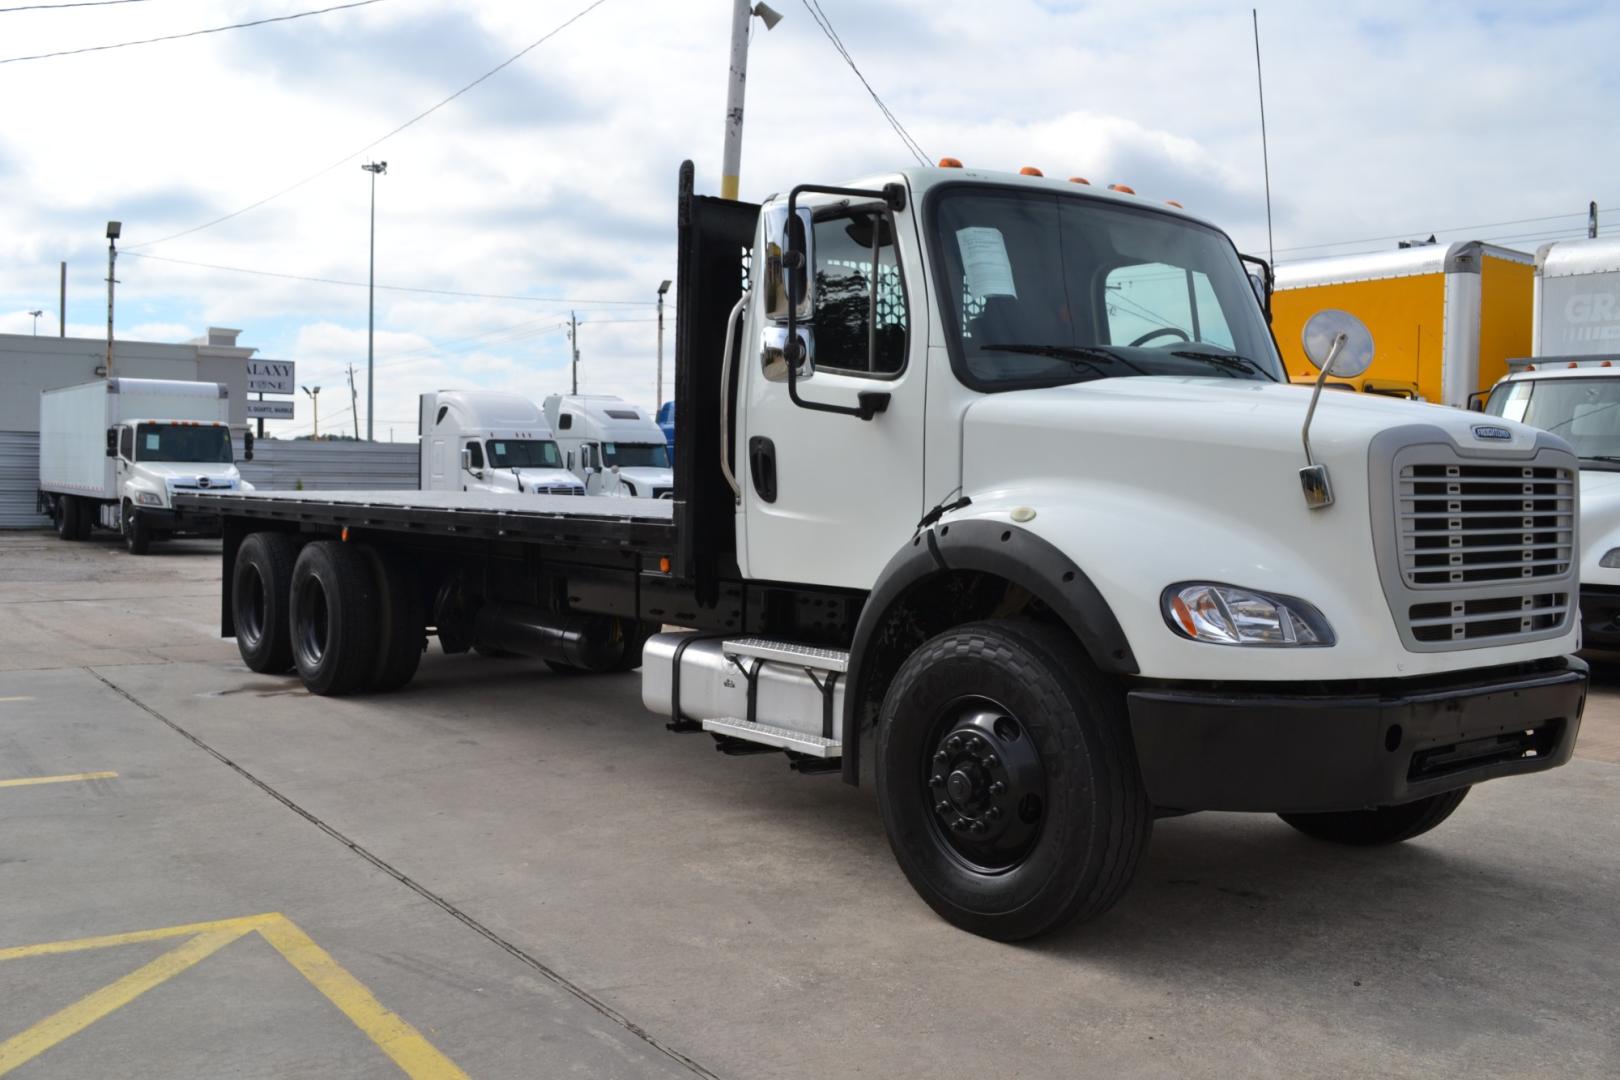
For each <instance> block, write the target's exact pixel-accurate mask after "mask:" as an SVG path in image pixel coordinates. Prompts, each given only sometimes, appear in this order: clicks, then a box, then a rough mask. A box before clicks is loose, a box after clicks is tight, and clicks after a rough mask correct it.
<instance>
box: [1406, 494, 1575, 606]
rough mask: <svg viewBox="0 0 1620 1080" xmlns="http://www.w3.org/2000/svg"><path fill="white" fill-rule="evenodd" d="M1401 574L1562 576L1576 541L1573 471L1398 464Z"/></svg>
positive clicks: (1444, 582)
mask: <svg viewBox="0 0 1620 1080" xmlns="http://www.w3.org/2000/svg"><path fill="white" fill-rule="evenodd" d="M1397 497H1398V500H1399V508H1398V510H1397V515H1398V526H1397V527H1398V529H1399V531H1400V552H1401V573H1402V576H1403V577H1404V578H1405V579H1406V583H1407V585H1408V586H1410V587H1412V588H1418V589H1422V588H1445V587H1448V586H1456V585H1475V584H1486V583H1490V582H1507V581H1523V580H1526V579H1535V578H1556V577H1562V576H1563V575H1564V574H1566V573H1568V572H1569V567H1570V561H1571V558H1572V554H1573V551H1574V540H1575V477H1574V473H1573V471H1572V470H1570V469H1562V468H1556V467H1550V466H1532V465H1522V466H1521V465H1473V464H1460V463H1459V464H1424V465H1415V464H1414V465H1405V466H1403V467H1402V468H1401V472H1400V477H1399V492H1398V496H1397Z"/></svg>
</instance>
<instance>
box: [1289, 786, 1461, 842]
mask: <svg viewBox="0 0 1620 1080" xmlns="http://www.w3.org/2000/svg"><path fill="white" fill-rule="evenodd" d="M1468 790H1469V789H1468V788H1458V789H1457V790H1456V791H1447V792H1445V793H1443V794H1440V795H1430V796H1429V797H1428V798H1427V799H1419V800H1417V801H1416V802H1409V803H1402V804H1401V805H1399V806H1375V807H1373V808H1372V809H1371V810H1342V811H1338V812H1335V813H1327V814H1278V815H1277V816H1278V817H1280V818H1282V819H1283V820H1284V821H1286V822H1288V824H1290V825H1292V826H1293V827H1294V828H1296V829H1298V830H1299V831H1300V832H1302V833H1304V834H1305V835H1306V836H1311V837H1315V838H1316V839H1318V840H1328V841H1331V842H1333V843H1335V844H1351V845H1353V846H1356V847H1376V846H1378V845H1381V844H1398V843H1400V842H1401V841H1402V840H1410V839H1412V837H1414V836H1421V835H1423V834H1424V833H1426V832H1428V831H1429V830H1430V829H1432V828H1434V827H1435V826H1436V825H1438V824H1440V823H1441V822H1442V821H1444V820H1446V818H1448V817H1450V816H1451V813H1452V811H1453V810H1456V809H1457V807H1458V806H1460V805H1461V804H1462V801H1463V799H1465V798H1467V797H1468Z"/></svg>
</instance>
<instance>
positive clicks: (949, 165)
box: [939, 157, 962, 169]
mask: <svg viewBox="0 0 1620 1080" xmlns="http://www.w3.org/2000/svg"><path fill="white" fill-rule="evenodd" d="M939 167H940V168H942V169H960V168H961V167H962V159H961V158H953V157H942V158H940V159H939Z"/></svg>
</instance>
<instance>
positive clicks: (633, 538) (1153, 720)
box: [184, 162, 1586, 940]
mask: <svg viewBox="0 0 1620 1080" xmlns="http://www.w3.org/2000/svg"><path fill="white" fill-rule="evenodd" d="M692 176H693V173H692V166H691V163H690V162H688V163H686V164H685V165H684V166H683V167H682V169H681V173H680V183H679V193H678V205H677V215H678V275H679V289H678V294H677V295H678V297H679V300H678V303H679V305H680V306H679V311H678V316H679V317H678V322H677V342H676V376H675V378H676V393H675V400H676V402H677V405H678V407H677V409H676V412H675V422H676V427H677V441H678V442H679V444H680V447H681V452H680V455H679V457H678V458H677V459H676V470H675V492H674V498H672V499H623V498H619V499H613V498H601V497H593V496H589V495H588V496H585V497H583V498H579V497H575V498H560V497H548V496H538V497H536V498H535V499H532V500H528V501H525V502H524V503H523V504H522V505H517V504H514V503H513V502H512V501H511V500H500V501H497V500H495V499H494V498H493V497H491V496H489V495H486V494H481V493H475V492H423V493H400V492H363V491H361V492H315V493H310V492H301V493H300V492H276V493H258V494H252V495H249V494H207V495H204V494H197V495H191V496H187V497H186V499H185V500H184V501H186V502H187V503H189V504H191V505H194V506H196V507H197V508H199V509H201V508H205V507H206V508H207V509H208V510H209V511H210V512H212V513H215V514H217V515H219V516H220V518H221V520H222V521H223V523H224V532H225V540H224V543H223V545H222V551H223V559H224V563H223V567H222V573H223V582H224V588H223V591H222V595H221V608H220V629H221V632H222V634H223V635H224V636H226V637H235V639H236V641H237V645H238V648H239V650H240V652H241V654H242V657H243V659H244V660H245V661H246V663H247V665H248V667H249V668H250V669H252V670H254V671H257V672H264V673H272V672H273V673H282V672H288V671H293V672H296V674H297V677H298V678H299V679H301V680H302V682H303V684H304V685H305V686H306V687H307V688H308V689H309V690H310V691H312V692H313V693H316V694H339V693H359V692H367V691H370V692H382V691H390V690H397V689H398V688H400V687H402V686H404V685H405V684H406V683H407V682H408V681H409V680H410V678H411V676H412V674H413V673H414V671H415V669H416V666H417V664H418V663H419V661H420V657H421V655H422V653H423V650H424V642H425V641H426V640H427V636H426V635H428V634H429V632H431V634H432V635H436V636H437V639H438V642H439V645H440V646H441V647H442V648H443V649H444V651H446V652H459V651H462V650H465V649H468V648H471V647H479V648H485V649H491V650H499V651H508V652H516V653H521V654H525V655H529V656H536V657H541V658H544V659H546V660H548V661H551V662H552V663H553V664H554V665H561V666H563V667H564V668H565V670H574V671H580V672H605V671H612V670H623V669H625V668H627V667H633V666H636V665H638V664H639V666H640V668H641V688H642V698H643V702H644V703H645V705H646V706H647V707H648V708H649V710H650V711H651V713H652V714H653V717H654V718H655V719H654V720H653V721H652V722H650V723H649V725H648V726H649V729H655V728H657V727H662V728H663V729H667V730H668V731H669V732H672V733H678V734H681V735H683V736H685V737H700V738H701V737H709V738H712V740H713V743H714V746H715V747H716V749H718V750H720V751H722V752H724V753H727V754H755V753H765V754H776V755H781V756H782V757H783V758H784V759H785V761H786V763H787V764H788V765H789V766H790V767H791V769H792V770H794V771H797V772H799V773H822V772H829V773H832V774H835V775H838V776H840V777H842V778H843V780H845V781H846V782H848V783H851V784H861V783H875V786H876V793H877V803H878V807H879V809H880V812H881V814H882V819H883V824H884V827H885V831H886V833H887V835H888V838H889V841H890V846H891V849H892V851H893V853H894V856H895V858H896V860H897V861H898V863H899V865H900V867H901V869H902V870H903V871H904V873H905V875H906V877H907V879H908V880H909V881H910V883H911V884H912V885H913V886H914V887H915V889H916V891H917V892H918V894H919V895H920V896H921V898H922V899H923V900H924V901H925V902H926V903H927V904H928V905H929V906H930V907H932V908H933V909H934V910H935V911H936V912H937V913H938V914H939V915H941V916H943V917H944V918H945V919H947V920H949V921H950V922H951V923H953V924H954V925H956V926H958V927H961V928H963V929H965V930H967V931H970V932H973V933H976V934H981V935H985V936H987V937H991V938H995V939H999V940H1018V939H1024V938H1029V937H1033V936H1035V935H1038V934H1041V933H1044V932H1047V931H1050V930H1052V929H1054V928H1056V927H1058V926H1061V925H1063V924H1065V923H1067V922H1070V921H1071V920H1075V919H1087V918H1094V917H1096V916H1098V915H1101V914H1102V913H1103V912H1104V911H1106V910H1108V909H1109V908H1110V907H1111V906H1113V905H1114V904H1115V903H1116V902H1117V901H1118V900H1119V899H1120V898H1121V896H1122V895H1123V894H1124V893H1125V891H1126V888H1127V886H1128V885H1129V883H1130V881H1131V878H1132V875H1133V873H1134V871H1135V869H1136V867H1137V866H1138V865H1139V863H1140V862H1141V859H1142V857H1143V853H1144V851H1145V850H1146V848H1147V845H1148V841H1149V837H1150V835H1151V833H1152V831H1153V827H1154V822H1155V819H1157V818H1161V817H1165V816H1170V815H1176V814H1183V813H1188V812H1192V811H1198V810H1230V811H1252V812H1269V813H1279V814H1280V815H1281V816H1282V818H1283V820H1284V821H1286V822H1288V823H1289V824H1290V825H1292V826H1293V827H1295V828H1297V829H1299V830H1301V831H1302V832H1304V833H1306V834H1309V835H1310V836H1312V837H1316V838H1319V839H1321V840H1324V841H1329V842H1337V843H1343V844H1358V845H1363V844H1387V843H1394V842H1397V841H1403V840H1406V839H1409V838H1411V837H1414V836H1417V835H1419V834H1421V833H1424V832H1426V831H1427V830H1429V829H1431V828H1433V827H1434V826H1436V825H1437V824H1439V823H1440V822H1441V821H1442V820H1444V819H1445V818H1446V817H1447V816H1448V815H1450V814H1451V813H1452V812H1453V811H1454V810H1455V809H1456V808H1457V807H1458V805H1459V804H1460V803H1461V802H1462V800H1463V798H1464V796H1465V795H1466V794H1467V792H1468V791H1469V789H1470V788H1471V786H1472V785H1474V784H1477V783H1480V782H1483V781H1487V780H1490V779H1493V778H1498V777H1507V776H1518V775H1523V774H1529V773H1534V772H1538V771H1541V770H1545V769H1550V768H1553V767H1555V766H1558V765H1561V764H1563V763H1564V762H1566V761H1567V760H1568V759H1569V757H1570V754H1571V751H1572V748H1573V745H1574V741H1575V738H1576V735H1577V732H1578V729H1579V725H1580V717H1581V708H1582V705H1583V703H1584V700H1585V688H1586V668H1585V665H1584V664H1583V663H1582V662H1581V661H1580V660H1579V659H1578V658H1576V657H1574V656H1573V655H1572V654H1573V652H1574V651H1575V649H1576V646H1577V644H1578V634H1579V630H1578V627H1577V625H1576V620H1575V615H1574V604H1573V602H1572V600H1573V593H1574V591H1575V588H1576V581H1575V575H1574V560H1573V555H1572V550H1573V549H1572V546H1571V545H1572V543H1573V537H1574V528H1575V524H1574V517H1575V496H1574V491H1573V485H1574V477H1575V472H1576V461H1575V458H1574V455H1573V454H1572V453H1571V452H1570V449H1569V447H1568V445H1567V444H1566V443H1564V442H1562V441H1561V440H1559V439H1558V438H1557V437H1556V436H1553V435H1549V434H1547V433H1545V432H1540V431H1536V430H1534V429H1532V428H1529V427H1525V426H1523V425H1519V424H1515V423H1512V422H1511V421H1507V420H1497V421H1493V423H1492V424H1491V425H1490V428H1491V430H1489V431H1484V432H1482V431H1480V430H1477V428H1479V427H1480V425H1479V417H1478V414H1475V413H1468V412H1464V411H1460V410H1454V409H1445V408H1439V407H1435V406H1428V405H1414V404H1412V403H1409V402H1396V401H1389V400H1385V399H1381V398H1377V397H1373V396H1369V395H1363V394H1343V393H1339V394H1321V393H1320V392H1317V393H1314V394H1313V392H1312V391H1311V390H1310V389H1308V388H1302V387H1297V386H1293V385H1290V384H1289V382H1288V379H1287V376H1286V373H1285V369H1284V366H1283V363H1282V361H1281V358H1280V357H1279V356H1278V354H1277V350H1276V348H1275V345H1274V343H1273V340H1272V336H1271V333H1270V331H1269V328H1268V326H1267V324H1266V319H1265V315H1264V305H1263V302H1262V301H1263V298H1257V297H1256V295H1255V292H1254V291H1253V289H1252V288H1251V286H1250V283H1249V279H1248V278H1247V277H1246V275H1245V272H1244V269H1243V264H1242V263H1241V262H1240V258H1239V255H1238V252H1237V251H1236V249H1235V248H1234V246H1233V244H1232V242H1231V240H1230V239H1228V237H1227V236H1226V235H1225V234H1224V233H1222V232H1221V231H1220V230H1219V229H1218V228H1216V227H1215V226H1214V225H1212V224H1210V223H1208V222H1206V221H1203V220H1202V219H1200V218H1198V217H1196V216H1194V215H1193V214H1191V213H1188V212H1186V211H1183V210H1181V209H1178V208H1177V207H1175V206H1170V205H1164V204H1160V203H1156V202H1152V201H1149V200H1147V199H1146V198H1142V197H1138V196H1136V195H1134V194H1132V193H1129V192H1126V191H1124V190H1117V191H1116V190H1101V189H1100V188H1094V187H1090V186H1083V185H1080V184H1077V183H1069V182H1064V181H1061V180H1055V179H1049V178H1043V177H1037V176H1030V175H1014V174H1010V173H1001V172H991V171H981V170H969V169H964V168H961V167H953V166H947V165H943V164H942V167H940V168H908V169H904V170H901V171H898V172H894V173H890V174H886V175H880V176H875V177H871V178H868V179H865V180H861V181H857V182H855V183H851V184H842V185H824V184H813V183H806V184H800V185H798V186H795V187H794V188H792V189H791V190H790V191H787V192H784V193H780V194H777V195H773V196H772V197H770V198H769V199H767V200H765V201H764V202H763V203H761V204H753V203H747V202H740V201H734V200H725V199H717V198H711V197H706V196H700V195H698V194H696V193H695V192H694V190H693V183H692ZM1166 275H1179V276H1180V277H1181V279H1182V280H1183V281H1184V282H1187V281H1190V282H1191V289H1190V292H1191V294H1192V296H1193V297H1194V299H1193V301H1192V303H1194V304H1195V305H1196V308H1197V312H1198V318H1199V321H1198V323H1197V326H1196V328H1195V327H1194V325H1193V324H1192V322H1191V321H1190V320H1189V321H1188V322H1186V323H1185V324H1183V323H1180V322H1165V323H1161V324H1157V325H1150V326H1147V327H1145V328H1144V326H1143V325H1142V323H1141V321H1140V319H1139V318H1138V317H1134V316H1133V317H1130V318H1125V317H1121V316H1120V315H1118V314H1116V313H1115V312H1116V311H1118V310H1119V308H1120V305H1118V304H1117V303H1115V296H1116V293H1117V290H1115V289H1114V288H1113V286H1115V285H1120V284H1123V283H1124V282H1127V281H1137V280H1154V281H1157V280H1158V279H1160V278H1163V277H1165V276H1166ZM1136 314H1137V315H1138V316H1139V314H1140V313H1139V312H1137V313H1136ZM1333 340H1334V346H1333V350H1330V351H1329V355H1328V357H1327V358H1326V359H1325V360H1323V363H1324V365H1325V366H1324V370H1339V367H1338V362H1337V361H1336V360H1335V359H1334V356H1333V352H1334V351H1335V350H1338V349H1339V347H1340V346H1341V345H1343V344H1345V343H1346V342H1347V341H1348V340H1349V336H1348V334H1347V333H1345V332H1342V331H1341V332H1339V333H1338V334H1336V335H1335V336H1334V338H1333ZM1371 347H1372V346H1371V341H1370V339H1369V340H1368V341H1367V342H1366V343H1365V350H1363V351H1366V350H1370V349H1371ZM1318 359H1322V358H1321V357H1320V356H1319V357H1318ZM1366 359H1370V356H1368V357H1367V358H1366ZM805 827H806V828H807V829H812V828H816V827H817V826H816V825H815V823H814V822H811V821H808V820H807V821H806V823H805ZM849 917H850V918H851V919H860V918H862V917H863V915H862V913H861V908H860V905H859V904H852V905H851V906H850V913H849Z"/></svg>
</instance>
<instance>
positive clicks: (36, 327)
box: [28, 308, 45, 337]
mask: <svg viewBox="0 0 1620 1080" xmlns="http://www.w3.org/2000/svg"><path fill="white" fill-rule="evenodd" d="M28 314H30V315H32V316H33V317H34V336H35V337H39V317H40V316H41V315H43V314H45V309H44V308H40V309H39V310H38V311H30V312H29V313H28Z"/></svg>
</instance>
